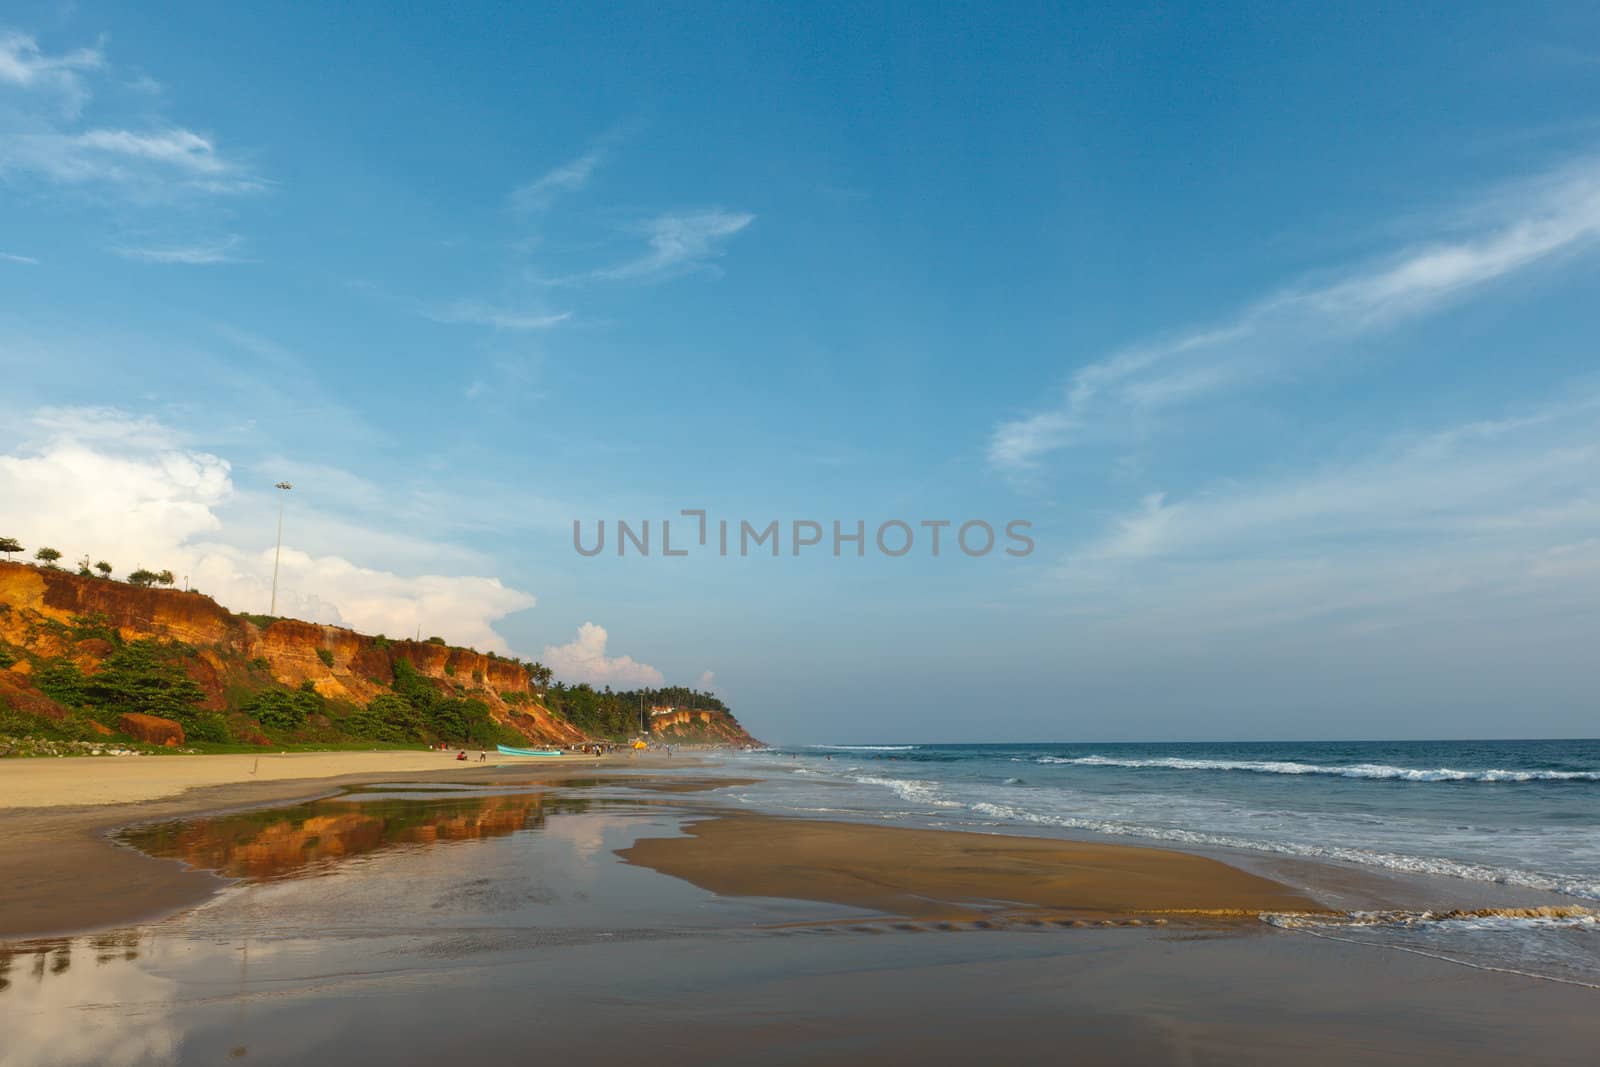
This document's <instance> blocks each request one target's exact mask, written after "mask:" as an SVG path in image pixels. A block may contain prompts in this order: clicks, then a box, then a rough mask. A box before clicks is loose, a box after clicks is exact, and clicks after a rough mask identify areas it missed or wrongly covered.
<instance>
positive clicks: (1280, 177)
mask: <svg viewBox="0 0 1600 1067" xmlns="http://www.w3.org/2000/svg"><path fill="white" fill-rule="evenodd" d="M862 7H863V6H862V5H839V6H835V7H828V6H824V5H808V6H807V7H806V8H804V9H803V10H802V9H796V10H793V11H787V12H785V11H776V10H772V11H763V10H755V9H751V8H749V7H748V6H747V5H723V6H714V5H704V6H689V7H684V8H681V9H679V10H677V11H674V12H662V11H659V10H654V9H651V8H649V7H646V6H643V5H640V6H606V7H602V6H598V5H595V6H590V7H586V8H585V9H584V10H580V11H564V12H563V11H534V10H525V9H523V8H522V7H518V6H505V7H499V6H477V7H456V8H450V9H445V8H439V9H428V8H422V9H418V10H408V11H407V12H406V14H405V16H404V17H403V18H402V17H400V16H398V15H396V14H395V13H394V12H393V11H392V10H390V9H389V8H387V7H386V6H384V5H352V6H349V7H347V8H342V9H340V10H334V11H329V10H320V9H314V8H310V7H307V8H294V7H289V6H287V5H260V6H258V7H256V8H254V9H249V10H241V9H239V8H237V7H228V8H219V7H217V6H216V5H181V4H180V5H173V6H171V7H168V8H164V9H163V11H162V12H161V13H160V15H159V16H157V15H155V14H153V13H151V12H149V11H147V10H143V9H140V8H139V7H137V6H134V5H98V4H87V3H86V4H76V5H70V6H67V5H60V4H40V5H31V4H27V3H23V4H20V5H12V6H10V7H9V8H8V11H7V14H6V15H5V16H4V20H3V22H0V370H3V377H4V381H5V383H6V387H5V389H4V390H3V392H0V486H3V487H4V491H5V502H0V519H3V522H4V525H5V526H6V528H7V529H6V531H5V532H8V533H12V534H13V535H17V536H22V537H23V538H24V540H25V541H27V542H28V543H29V544H30V545H31V544H35V543H43V542H49V543H52V544H56V545H58V547H60V548H61V549H62V550H63V551H64V552H66V553H68V555H69V557H71V558H76V556H77V555H78V554H80V553H84V552H87V553H90V554H92V555H93V556H95V558H100V557H102V556H104V557H106V558H109V559H112V560H113V561H115V562H117V563H118V565H119V567H122V569H127V568H128V567H131V566H132V565H134V564H135V563H144V564H146V565H161V566H172V567H173V568H174V569H175V570H179V571H180V573H185V574H190V575H191V576H192V580H193V582H194V584H195V585H196V586H198V587H200V588H203V589H205V590H206V591H208V592H213V593H215V594H216V595H217V596H218V597H219V598H220V599H222V600H224V602H226V603H229V604H230V606H233V607H236V608H240V609H248V610H265V607H266V598H267V596H268V585H267V582H268V581H269V579H270V552H271V542H272V537H273V533H274V523H275V521H276V511H275V505H276V503H277V501H276V500H274V499H273V495H272V494H273V491H272V489H271V486H272V484H273V483H274V482H275V481H278V480H280V479H283V478H288V479H290V480H291V481H293V482H294V483H295V486H296V488H295V490H294V491H293V493H292V494H291V499H290V500H289V501H288V505H289V509H288V520H287V525H286V534H285V546H286V548H285V560H286V571H285V578H284V581H283V583H282V586H281V589H280V602H281V603H282V604H285V605H287V608H288V610H290V611H293V612H295V613H298V614H303V615H306V616H310V617H315V618H319V619H322V620H324V621H330V622H343V623H345V624H348V625H354V626H358V627H361V628H367V629H386V630H388V631H390V632H391V633H404V632H407V631H410V630H413V629H414V628H415V627H418V626H420V627H421V628H422V629H423V630H424V631H425V633H436V632H442V633H444V634H445V636H448V637H450V638H451V639H453V640H459V641H463V642H470V643H474V644H477V645H479V646H480V647H483V646H493V647H498V648H501V649H503V650H507V651H512V652H516V653H518V654H522V655H527V656H534V657H541V658H544V659H546V660H547V661H548V662H552V663H553V664H554V665H556V666H557V667H558V669H560V670H561V671H562V673H563V674H565V675H567V676H568V677H572V678H579V677H582V678H588V679H591V680H594V681H596V682H597V683H599V684H605V683H607V682H610V683H613V684H617V685H626V684H631V683H634V682H637V681H640V680H644V681H653V680H655V679H656V678H664V679H667V680H669V681H672V682H686V683H691V684H692V683H695V682H697V681H700V680H702V679H704V683H705V684H707V685H710V686H712V687H713V688H715V689H716V690H717V691H718V692H719V693H721V694H722V695H724V696H725V697H726V698H727V699H729V700H730V701H731V702H732V703H733V704H734V705H735V707H736V708H737V709H738V710H739V711H740V713H741V715H742V716H743V717H744V718H745V719H746V720H747V721H748V722H749V724H750V725H751V726H752V728H753V729H754V730H755V731H756V732H757V733H758V734H760V735H761V736H763V737H766V738H769V739H772V740H780V741H795V742H800V741H830V742H848V741H875V740H898V739H912V740H986V739H995V740H1014V739H1078V738H1083V739H1114V738H1127V739H1162V738H1207V737H1224V738H1248V737H1264V738H1301V737H1368V736H1421V737H1438V736H1526V735H1555V736H1571V735H1588V734H1593V732H1594V721H1595V720H1594V715H1595V712H1596V710H1597V709H1596V703H1595V697H1594V690H1595V687H1594V678H1593V668H1592V662H1593V649H1594V647H1595V639H1596V637H1597V630H1600V626H1597V616H1596V610H1595V604H1596V603H1597V600H1596V594H1597V593H1600V462H1597V461H1600V432H1597V426H1600V422H1597V416H1600V374H1597V370H1600V367H1597V363H1600V359H1597V353H1596V348H1595V344H1596V342H1595V329H1594V327H1595V323H1596V316H1595V312H1594V306H1595V303H1596V300H1595V294H1596V281H1597V275H1596V269H1597V263H1596V255H1595V253H1596V245H1597V243H1600V242H1597V239H1600V111H1597V110H1596V107H1595V103H1596V101H1597V100H1600V94H1597V90H1600V32H1597V31H1600V16H1597V15H1596V13H1595V12H1594V10H1593V8H1592V7H1590V6H1588V5H1577V4H1574V5H1554V4H1553V5H1541V6H1538V7H1537V8H1534V9H1518V10H1512V9H1510V8H1506V7H1504V6H1503V5H1501V6H1492V5H1491V6H1485V7H1482V8H1476V9H1475V8H1471V7H1469V6H1463V5H1449V6H1436V7H1427V6H1424V5H1416V6H1413V7H1409V8H1408V9H1406V10H1403V11H1396V10H1392V9H1390V10H1385V9H1383V8H1381V7H1377V6H1371V7H1368V6H1360V5H1341V6H1340V7H1339V9H1338V10H1337V11H1313V10H1308V9H1305V8H1301V9H1298V10H1291V9H1290V8H1289V7H1288V6H1281V5H1235V6H1227V7H1222V8H1218V9H1216V10H1211V11H1207V12H1198V13H1197V12H1192V11H1185V10H1183V9H1182V8H1180V7H1172V8H1166V9H1161V8H1150V9H1146V10H1143V11H1139V12H1125V13H1116V12H1107V11H1104V10H1093V9H1087V8H1086V9H1083V10H1076V11H1075V10H1069V9H1066V8H1065V7H1064V5H1037V6H1032V7H1030V6H1027V5H1010V6H1008V7H1007V8H1006V9H1005V15H1004V17H1000V16H999V15H998V14H996V13H995V12H993V11H985V10H983V9H980V8H978V7H972V8H969V9H960V8H954V7H945V8H940V9H929V8H915V7H911V6H903V7H902V6H885V7H879V8H877V9H875V10H870V11H866V10H862ZM682 508H706V509H709V511H710V513H711V515H712V517H713V519H715V518H718V517H721V518H728V519H731V520H733V521H734V522H735V524H737V522H738V521H739V520H741V519H744V520H748V521H750V522H752V523H755V524H757V525H764V524H765V523H766V522H768V521H770V520H772V519H778V520H781V521H783V522H785V523H787V522H789V521H790V520H793V519H815V520H820V521H822V522H824V523H828V522H830V521H832V520H835V519H837V520H840V521H842V522H844V523H846V524H847V526H848V525H851V524H853V523H854V521H855V520H857V519H861V520H864V521H866V522H867V523H868V528H869V530H870V529H871V528H872V526H875V525H876V524H877V523H879V522H882V521H885V520H888V519H901V520H903V521H906V522H908V523H912V524H916V523H918V522H920V521H922V520H936V519H950V520H953V521H955V522H957V523H959V522H961V521H963V520H968V519H983V520H985V521H988V522H991V523H993V524H995V525H996V526H1001V525H1003V524H1004V523H1005V522H1007V521H1009V520H1012V519H1025V520H1028V521H1029V522H1031V523H1032V524H1033V526H1032V530H1033V536H1034V541H1035V544H1036V548H1035V550H1034V551H1033V552H1032V554H1030V555H1028V556H1026V557H1024V558H1011V557H1006V556H1004V555H1002V554H1001V553H999V552H995V553H992V554H990V555H988V556H985V557H983V558H977V559H970V558H967V557H964V556H962V555H961V554H960V553H952V552H950V551H948V550H947V551H945V552H944V553H942V554H941V555H940V556H939V557H938V558H934V557H932V556H931V555H930V554H929V553H928V552H927V551H926V542H925V541H923V542H921V543H919V545H918V546H917V548H916V549H915V550H914V551H913V552H911V553H910V554H908V555H907V556H905V557H903V558H886V557H884V556H882V555H881V554H878V553H876V552H869V553H868V555H867V557H866V558H863V559H852V558H849V557H846V558H842V559H835V558H833V557H832V556H831V554H829V553H826V552H820V553H814V554H803V555H802V556H801V557H800V558H795V557H793V556H792V555H790V554H788V546H787V543H785V546H784V554H783V555H782V556H781V557H780V558H778V559H771V558H765V557H762V558H757V557H750V558H737V557H733V558H720V557H717V556H716V555H714V554H711V553H705V552H701V553H697V554H694V555H692V556H691V557H689V558H686V559H664V558H661V557H660V556H659V555H656V556H653V557H651V558H645V559H640V558H633V557H629V558H622V559H619V558H617V557H616V556H615V555H614V554H611V553H607V554H604V555H602V556H600V557H596V558H594V559H586V558H583V557H580V556H579V555H578V554H577V553H576V552H574V551H573V547H572V522H573V520H574V519H578V520H582V521H583V522H584V523H585V524H586V529H592V528H593V523H594V522H595V521H597V520H599V519H602V518H604V519H606V520H607V521H608V523H610V522H614V521H615V520H616V519H617V518H625V519H628V520H630V521H640V520H644V519H651V520H652V522H653V524H658V523H659V521H660V520H661V519H662V518H671V517H676V516H677V515H678V512H679V510H680V509H682ZM674 534H675V539H676V537H677V534H678V529H677V528H676V527H675V530H674ZM657 536H658V537H659V528H658V530H657Z"/></svg>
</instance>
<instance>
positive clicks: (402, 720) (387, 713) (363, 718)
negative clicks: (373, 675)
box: [344, 693, 425, 741]
mask: <svg viewBox="0 0 1600 1067" xmlns="http://www.w3.org/2000/svg"><path fill="white" fill-rule="evenodd" d="M344 728H345V730H347V731H348V732H349V733H352V734H354V735H355V736H357V737H367V738H371V739H372V740H374V741H414V740H417V739H419V738H421V737H422V736H423V732H424V729H425V723H424V720H423V718H422V715H421V714H420V713H419V712H418V711H417V709H416V708H414V707H412V705H411V702H410V701H408V700H406V699H405V698H404V697H402V696H399V695H397V694H395V693H379V694H378V695H377V696H375V697H373V698H372V702H371V703H370V704H368V705H367V706H366V707H364V708H361V709H360V710H358V711H356V712H354V713H352V714H351V715H350V716H349V717H348V718H346V719H345V721H344Z"/></svg>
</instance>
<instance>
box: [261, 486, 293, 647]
mask: <svg viewBox="0 0 1600 1067" xmlns="http://www.w3.org/2000/svg"><path fill="white" fill-rule="evenodd" d="M273 488H274V489H282V490H283V491H284V492H285V493H287V492H288V491H289V490H291V489H293V488H294V486H292V485H290V484H289V483H288V482H279V483H278V484H277V485H275V486H273ZM286 499H287V497H284V496H280V497H278V547H277V548H276V549H274V550H273V552H272V607H270V608H269V609H267V614H268V615H272V616H276V615H277V614H278V557H279V556H281V555H283V502H284V500H286Z"/></svg>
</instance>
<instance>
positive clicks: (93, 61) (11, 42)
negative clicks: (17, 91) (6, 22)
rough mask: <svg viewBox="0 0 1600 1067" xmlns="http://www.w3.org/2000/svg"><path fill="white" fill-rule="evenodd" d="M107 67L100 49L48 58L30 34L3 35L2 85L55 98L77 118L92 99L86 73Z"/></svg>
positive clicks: (0, 57)
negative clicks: (48, 94) (84, 73)
mask: <svg viewBox="0 0 1600 1067" xmlns="http://www.w3.org/2000/svg"><path fill="white" fill-rule="evenodd" d="M104 66H105V56H104V55H103V54H102V53H101V51H100V50H99V49H98V48H79V49H76V50H74V51H71V52H63V53H62V54H60V55H47V54H46V53H44V52H43V51H41V50H40V48H39V42H38V41H36V40H34V38H32V37H30V36H28V35H27V34H22V33H16V32H6V33H0V84H4V85H14V86H18V87H20V88H22V89H24V90H27V91H30V92H47V93H51V94H54V95H55V96H56V97H58V98H59V100H60V103H61V108H62V110H63V112H64V113H66V114H67V115H68V116H72V115H76V114H77V113H78V112H79V111H80V110H81V109H82V107H83V104H84V102H85V101H86V100H87V99H88V98H89V89H88V87H87V86H86V85H85V84H84V81H83V78H82V73H83V72H84V71H90V70H99V69H101V68H102V67H104Z"/></svg>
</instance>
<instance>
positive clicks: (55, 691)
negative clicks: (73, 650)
mask: <svg viewBox="0 0 1600 1067" xmlns="http://www.w3.org/2000/svg"><path fill="white" fill-rule="evenodd" d="M33 684H34V685H35V686H37V687H38V689H39V692H41V693H43V694H44V695H45V696H47V697H49V698H50V699H51V700H54V701H55V702H56V703H57V704H65V705H66V706H67V707H69V708H75V707H78V706H79V705H81V704H82V703H83V701H84V698H83V672H81V671H79V670H78V665H77V664H76V663H73V662H72V661H71V660H61V661H59V662H57V663H52V664H50V666H48V667H46V668H45V669H44V670H42V671H40V672H38V673H37V674H35V675H34V676H33Z"/></svg>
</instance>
